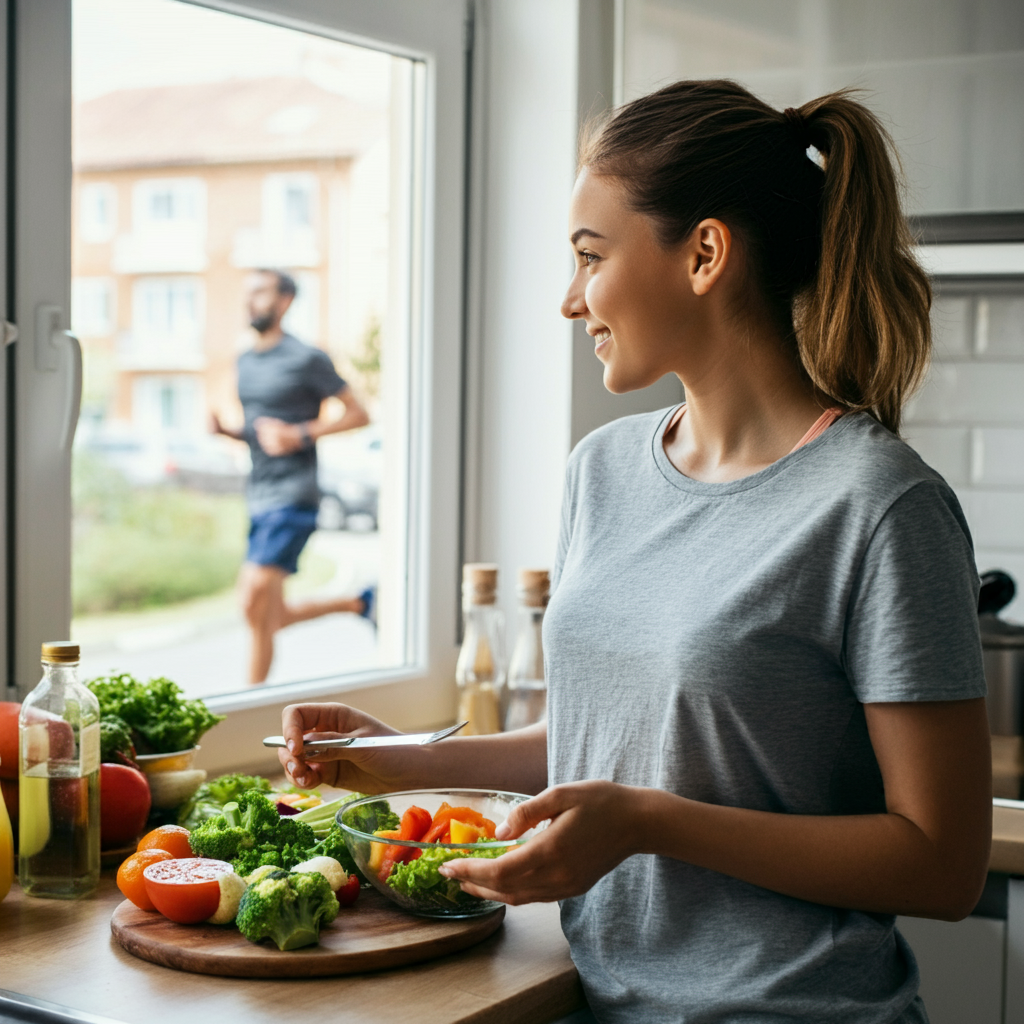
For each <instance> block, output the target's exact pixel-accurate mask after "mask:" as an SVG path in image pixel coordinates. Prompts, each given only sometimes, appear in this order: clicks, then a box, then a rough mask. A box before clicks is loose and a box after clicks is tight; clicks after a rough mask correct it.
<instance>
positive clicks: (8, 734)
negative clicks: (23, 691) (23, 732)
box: [0, 700, 21, 779]
mask: <svg viewBox="0 0 1024 1024" xmlns="http://www.w3.org/2000/svg"><path fill="white" fill-rule="evenodd" d="M20 711H21V705H20V704H15V703H14V701H10V700H0V779H16V778H17V777H18V713H19V712H20Z"/></svg>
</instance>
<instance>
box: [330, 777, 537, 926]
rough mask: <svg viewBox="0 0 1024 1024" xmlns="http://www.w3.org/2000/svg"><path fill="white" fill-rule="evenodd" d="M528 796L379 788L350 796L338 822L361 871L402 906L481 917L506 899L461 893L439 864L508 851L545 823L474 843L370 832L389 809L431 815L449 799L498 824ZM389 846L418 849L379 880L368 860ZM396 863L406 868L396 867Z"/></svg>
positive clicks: (381, 825)
mask: <svg viewBox="0 0 1024 1024" xmlns="http://www.w3.org/2000/svg"><path fill="white" fill-rule="evenodd" d="M529 799H530V797H528V796H524V795H523V794H522V793H503V792H500V791H499V790H493V789H410V790H406V791H404V792H402V793H382V794H381V795H379V796H368V797H363V798H361V799H359V800H353V801H352V802H351V803H347V804H345V805H344V807H342V808H341V809H340V810H339V811H338V814H337V822H338V825H339V826H340V827H341V831H342V833H343V834H344V836H345V845H346V846H347V847H348V849H349V852H350V853H351V854H352V858H353V860H355V862H356V866H357V867H358V868H359V870H360V871H361V872H362V874H363V876H364V877H365V878H366V879H367V881H369V883H370V884H371V885H372V886H373V887H374V888H375V889H376V890H377V891H378V892H380V893H383V894H384V895H385V896H386V897H387V898H388V899H389V900H391V901H392V902H393V903H395V904H397V905H398V906H399V907H401V908H402V909H403V910H408V911H409V912H410V913H413V914H419V915H420V916H421V917H449V918H459V917H479V916H481V915H483V914H489V913H490V912H491V911H492V910H497V908H498V907H501V906H504V904H502V903H497V902H495V901H494V900H484V899H480V897H478V896H471V895H470V894H469V893H468V892H463V891H462V889H461V888H460V887H459V883H458V882H456V881H455V880H454V879H448V878H445V877H444V876H443V875H439V874H438V872H437V866H438V865H439V864H440V863H442V862H443V861H444V860H453V859H455V858H457V857H472V856H473V854H474V853H476V854H478V855H480V854H483V855H485V856H495V855H499V854H497V851H499V850H500V851H507V850H510V849H513V848H514V847H516V846H519V845H521V844H522V843H525V842H527V841H528V840H529V838H530V837H531V836H532V835H534V834H535V833H536V832H537V831H539V829H540V828H542V827H543V824H544V823H542V825H540V826H538V827H537V828H534V829H530V831H529V832H526V833H524V834H523V835H522V836H521V837H520V838H519V839H513V840H501V841H500V842H499V841H495V840H488V841H483V842H478V843H472V844H468V843H418V842H413V841H412V840H405V839H388V838H381V837H379V836H375V835H374V834H373V833H374V832H375V831H377V830H378V829H384V828H388V827H390V826H389V825H388V824H387V822H386V820H385V818H386V816H387V814H388V810H389V809H390V810H391V811H393V812H394V814H396V815H397V816H398V817H399V818H401V817H402V815H403V814H404V813H405V812H406V811H407V810H408V809H409V808H410V807H413V806H416V807H422V808H423V809H424V810H426V811H429V812H430V815H431V817H433V816H434V814H436V813H437V810H438V808H440V806H441V804H442V803H448V804H449V805H450V806H452V807H469V808H471V809H472V810H474V811H478V812H479V813H480V814H482V815H483V816H484V817H485V818H490V819H491V820H492V821H493V822H494V823H495V825H500V824H501V822H503V821H504V820H505V818H507V817H508V814H509V811H511V810H512V808H513V807H515V806H516V805H517V804H521V803H523V802H524V801H525V800H529ZM392 845H394V846H399V847H404V848H405V849H412V850H413V851H420V852H419V853H416V854H415V856H416V859H415V860H411V861H410V862H409V864H408V865H396V870H395V871H393V872H392V873H391V875H390V877H389V878H388V879H387V881H382V880H381V879H380V877H379V874H378V871H377V870H374V867H373V866H371V865H373V864H376V863H379V862H380V860H381V859H382V857H383V853H384V850H385V848H386V847H388V846H392ZM428 851H432V852H431V853H430V856H429V857H427V859H426V860H423V859H422V857H423V855H424V854H426V853H427V852H428ZM433 851H437V852H433ZM449 854H450V856H449ZM399 867H400V868H403V869H405V868H406V867H407V868H408V869H410V870H397V868H399ZM389 883H390V884H389ZM396 884H397V886H398V887H397V888H396Z"/></svg>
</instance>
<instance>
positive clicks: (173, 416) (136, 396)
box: [132, 374, 204, 436]
mask: <svg viewBox="0 0 1024 1024" xmlns="http://www.w3.org/2000/svg"><path fill="white" fill-rule="evenodd" d="M203 405H204V403H203V394H202V382H201V380H200V379H199V378H198V377H195V376H192V375H185V374H178V375H175V376H166V377H151V376H143V377H137V378H136V379H135V382H134V383H133V385H132V422H133V423H134V425H135V426H136V427H137V428H138V430H139V432H140V433H141V434H143V435H149V436H152V435H157V434H200V433H202V432H203V430H204V422H203V419H204V417H203V412H204V409H203Z"/></svg>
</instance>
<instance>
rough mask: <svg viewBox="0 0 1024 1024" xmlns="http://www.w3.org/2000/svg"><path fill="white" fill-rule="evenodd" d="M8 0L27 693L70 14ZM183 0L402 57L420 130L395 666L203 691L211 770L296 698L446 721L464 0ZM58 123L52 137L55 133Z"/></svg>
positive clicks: (59, 624)
mask: <svg viewBox="0 0 1024 1024" xmlns="http://www.w3.org/2000/svg"><path fill="white" fill-rule="evenodd" d="M14 2H16V3H17V5H18V18H17V20H16V23H17V52H18V58H19V59H18V61H17V65H16V66H17V78H16V91H17V95H16V99H15V103H16V109H17V115H18V116H17V124H18V125H19V135H18V140H17V143H18V146H17V153H18V158H17V164H16V172H17V183H16V196H17V198H16V210H17V212H18V218H17V229H16V230H17V235H16V238H15V243H14V253H15V258H16V260H17V263H16V265H17V266H18V267H19V274H18V279H17V282H16V286H15V295H16V302H17V308H18V309H19V310H21V311H22V312H20V313H19V320H20V323H21V325H22V332H23V333H22V337H23V339H24V340H25V341H26V344H24V345H21V346H20V348H19V352H18V356H17V369H16V373H17V376H18V380H17V389H18V402H17V409H16V411H15V431H16V436H15V438H14V450H15V453H16V470H15V479H16V501H15V523H14V526H13V530H14V551H15V559H16V568H15V577H14V584H13V587H12V590H11V594H12V595H13V597H14V600H15V602H16V605H15V607H16V608H17V610H18V614H17V615H16V617H15V618H14V630H13V639H14V648H15V649H14V658H13V668H12V679H13V681H14V682H15V683H16V684H17V687H18V690H19V692H20V693H22V694H24V693H26V692H27V691H28V690H29V689H30V688H31V687H32V686H33V685H34V684H35V682H36V680H37V678H38V674H39V673H38V661H39V653H38V652H39V643H40V641H42V640H44V639H51V638H54V637H64V636H66V635H67V634H68V631H69V628H70V620H71V600H70V564H71V543H70V523H71V503H70V487H69V479H70V444H68V443H67V440H68V437H67V435H68V431H67V424H66V419H67V416H66V412H67V409H68V407H69V395H72V394H73V393H74V391H75V388H74V384H75V383H76V382H75V379H74V378H75V361H74V359H73V358H72V355H73V347H71V346H69V345H67V344H65V343H64V341H63V339H62V338H61V336H60V333H59V328H60V327H62V326H64V325H65V324H66V322H67V321H66V317H67V310H68V308H69V291H70V191H71V181H70V167H71V160H70V145H71V134H70V95H71V83H70V72H71V68H70V50H71V5H70V0H14ZM187 2H196V3H197V4H198V6H203V7H208V8H211V9H214V10H220V11H223V12H225V13H229V14H237V15H243V16H251V17H256V18H260V19H261V20H264V21H267V22H270V23H275V24H279V25H283V26H286V27H291V28H296V29H300V30H304V31H312V32H316V33H318V34H321V35H325V36H329V37H332V38H337V39H339V40H342V41H346V42H351V43H355V44H358V45H372V46H375V47H376V48H378V49H382V50H385V51H386V52H390V53H393V54H395V55H397V56H404V57H409V58H413V59H414V60H416V61H417V62H418V63H417V65H416V74H415V76H414V77H415V78H416V79H417V89H416V102H417V103H418V104H420V105H421V109H422V112H423V116H422V117H421V118H417V119H416V123H417V125H420V126H422V127H423V131H421V132H418V133H417V137H416V138H415V140H414V146H413V149H414V153H413V159H414V161H415V163H416V167H414V168H413V169H414V170H418V187H417V189H415V190H414V194H413V195H412V196H411V197H410V204H411V206H410V208H409V209H408V210H404V211H398V210H396V211H393V212H394V214H395V217H396V221H397V220H399V219H405V222H406V223H411V224H412V227H413V231H412V246H411V252H410V253H409V259H408V260H407V264H408V265H407V268H406V270H407V273H408V275H409V280H410V282H411V284H412V285H413V286H414V287H411V289H410V291H409V303H408V309H407V310H406V316H407V318H408V321H409V323H410V325H411V332H410V333H411V336H412V338H413V344H412V346H411V352H410V354H409V365H408V368H407V372H406V374H405V375H404V377H405V379H404V380H403V381H402V382H401V387H402V389H403V391H404V392H405V393H406V395H407V401H405V402H401V403H399V404H400V405H401V407H402V408H403V409H404V410H406V412H405V420H404V422H403V423H402V424H401V430H402V433H403V434H404V436H405V437H406V438H407V444H408V451H409V459H408V462H409V472H408V474H407V477H406V479H404V480H403V481H402V486H403V487H404V488H405V490H406V492H407V494H408V509H409V514H408V527H407V533H408V536H407V537H406V538H405V547H406V548H407V559H406V564H407V600H406V608H405V615H404V622H403V625H402V629H403V632H404V644H405V649H406V651H407V657H406V664H405V665H404V666H403V667H402V668H400V669H397V670H396V669H384V670H373V671H366V672H361V673H358V674H346V675H344V676H340V677H332V678H327V679H322V680H319V681H315V682H308V683H297V684H288V685H282V686H275V687H268V688H262V689H259V690H251V691H247V692H242V693H238V694H232V695H229V696H226V697H217V698H211V699H210V700H209V701H208V703H209V704H210V706H211V707H213V708H215V709H217V710H220V711H232V712H233V714H232V716H231V718H230V719H229V723H226V724H225V725H224V726H221V727H219V728H218V730H217V732H216V733H214V734H211V735H210V736H209V737H208V739H207V740H204V766H205V767H207V768H208V769H211V770H216V769H217V768H219V767H221V766H229V765H239V764H246V763H248V764H252V763H254V762H258V761H259V759H260V755H261V754H263V753H264V752H263V751H262V749H261V748H260V747H259V746H258V743H257V740H256V737H257V735H262V734H265V733H266V732H267V731H273V729H272V728H271V726H272V725H273V724H274V722H275V721H276V720H278V714H279V710H280V707H281V706H283V704H285V703H288V702H292V701H294V700H296V699H299V698H300V697H301V698H302V699H314V698H327V697H335V698H339V699H340V698H344V699H347V700H349V701H350V702H351V703H354V704H358V705H359V706H361V707H365V708H366V709H367V710H368V711H370V712H371V713H376V714H379V715H381V716H382V717H386V718H387V719H388V720H389V721H390V722H392V723H393V724H394V725H396V726H397V727H399V728H416V727H420V726H423V725H426V724H428V723H432V722H443V721H446V720H450V719H451V717H452V714H453V712H454V704H455V700H454V685H453V679H454V666H455V658H456V654H457V646H456V636H457V621H456V620H457V607H458V597H457V579H458V560H459V553H460V545H459V514H458V509H459V504H460V479H459V477H460V426H461V387H462V337H463V334H462V319H463V317H462V312H463V294H462V292H463V245H464V230H463V222H464V208H465V202H464V185H463V179H464V174H463V169H464V156H463V154H464V143H465V110H466V64H467V62H466V59H465V39H466V33H465V22H466V16H467V7H466V4H465V3H464V0H375V2H374V3H372V4H370V3H366V2H365V0H246V2H234V0H187ZM58 125H62V126H63V127H64V129H65V130H63V131H58V130H57V129H56V126H58ZM54 254H57V255H56V257H55V256H54ZM48 309H52V310H55V311H56V312H55V313H53V314H52V316H50V319H40V320H39V323H40V326H39V328H38V330H36V329H35V319H36V318H41V317H43V314H44V313H46V311H47V310H48ZM37 310H41V311H42V312H39V313H38V314H37ZM47 315H48V316H49V315H50V314H48V313H47ZM51 326H52V327H55V328H57V334H55V335H54V334H52V332H51V330H50V328H51ZM54 345H55V346H56V347H55V348H54ZM37 348H38V350H39V351H40V353H44V354H47V355H48V354H49V353H50V351H51V349H53V350H54V351H55V352H56V357H55V361H56V369H54V370H43V369H39V368H37V366H36V360H35V355H34V353H35V351H36V349H37ZM78 372H79V375H80V370H79V371H78ZM69 381H70V384H69ZM79 383H80V377H79Z"/></svg>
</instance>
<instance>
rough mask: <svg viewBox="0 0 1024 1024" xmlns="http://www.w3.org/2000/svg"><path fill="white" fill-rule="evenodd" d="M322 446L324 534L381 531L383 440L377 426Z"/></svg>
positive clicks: (320, 520) (321, 521)
mask: <svg viewBox="0 0 1024 1024" xmlns="http://www.w3.org/2000/svg"><path fill="white" fill-rule="evenodd" d="M332 441H333V443H332V444H324V443H323V442H321V444H320V446H319V455H320V457H319V460H318V465H319V471H318V479H319V483H320V494H321V497H320V514H319V516H318V517H317V527H318V528H319V529H321V530H358V531H360V532H370V531H373V530H376V529H377V506H378V500H379V497H380V478H381V436H380V428H379V427H378V426H377V425H376V424H371V425H370V426H368V427H366V428H364V429H362V430H359V431H353V432H352V435H351V436H344V435H343V436H341V437H338V438H337V439H332Z"/></svg>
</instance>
